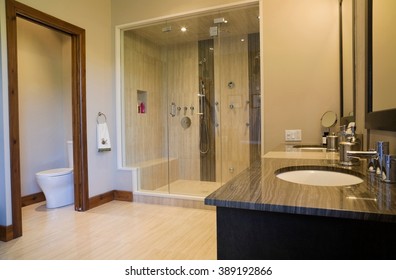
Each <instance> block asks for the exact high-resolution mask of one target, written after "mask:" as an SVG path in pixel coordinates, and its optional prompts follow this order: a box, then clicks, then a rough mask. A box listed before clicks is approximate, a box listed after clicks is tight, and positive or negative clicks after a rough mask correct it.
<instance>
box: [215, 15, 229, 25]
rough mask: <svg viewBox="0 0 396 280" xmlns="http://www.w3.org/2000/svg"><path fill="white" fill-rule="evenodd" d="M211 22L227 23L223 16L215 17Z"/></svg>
mask: <svg viewBox="0 0 396 280" xmlns="http://www.w3.org/2000/svg"><path fill="white" fill-rule="evenodd" d="M213 23H214V24H217V23H227V20H226V19H225V18H223V17H222V18H215V19H214V20H213Z"/></svg>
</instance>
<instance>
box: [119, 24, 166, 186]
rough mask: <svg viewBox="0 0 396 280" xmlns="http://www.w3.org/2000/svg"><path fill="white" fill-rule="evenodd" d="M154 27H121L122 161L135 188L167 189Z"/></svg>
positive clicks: (160, 50) (161, 63) (162, 84)
mask: <svg viewBox="0 0 396 280" xmlns="http://www.w3.org/2000/svg"><path fill="white" fill-rule="evenodd" d="M158 28H160V26H159V25H156V26H155V25H151V26H147V27H142V28H136V29H131V30H126V31H124V36H123V62H124V63H123V70H124V71H123V73H124V76H123V90H124V94H123V116H124V127H123V128H124V151H125V152H124V165H125V166H126V167H129V168H131V169H132V170H133V172H132V174H133V184H134V185H135V186H136V188H137V189H138V190H139V191H145V192H160V193H169V189H168V182H169V180H170V178H169V156H168V148H167V147H168V130H167V118H166V115H167V92H166V88H167V79H166V76H164V69H165V67H166V61H165V60H164V46H163V42H164V36H162V33H159V35H158V34H156V35H155V36H152V35H151V34H152V33H153V30H154V32H155V30H156V29H158ZM161 36H162V37H161Z"/></svg>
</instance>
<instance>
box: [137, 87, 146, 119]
mask: <svg viewBox="0 0 396 280" xmlns="http://www.w3.org/2000/svg"><path fill="white" fill-rule="evenodd" d="M136 97H137V100H136V101H137V113H138V114H145V113H146V112H147V91H143V90H138V91H137V95H136Z"/></svg>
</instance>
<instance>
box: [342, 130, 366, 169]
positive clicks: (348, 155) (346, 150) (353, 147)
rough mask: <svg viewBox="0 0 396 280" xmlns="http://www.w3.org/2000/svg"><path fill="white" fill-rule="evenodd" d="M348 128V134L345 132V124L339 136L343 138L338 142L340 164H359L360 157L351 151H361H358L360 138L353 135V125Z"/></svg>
mask: <svg viewBox="0 0 396 280" xmlns="http://www.w3.org/2000/svg"><path fill="white" fill-rule="evenodd" d="M349 128H350V129H351V132H350V134H347V133H346V131H345V126H344V127H343V129H342V131H341V138H344V140H342V142H340V144H339V145H340V148H339V154H340V164H341V165H346V166H351V165H359V164H360V159H359V157H358V155H357V154H355V155H353V153H352V152H362V151H360V150H361V146H362V143H361V141H360V139H358V138H356V137H355V127H354V126H351V127H349Z"/></svg>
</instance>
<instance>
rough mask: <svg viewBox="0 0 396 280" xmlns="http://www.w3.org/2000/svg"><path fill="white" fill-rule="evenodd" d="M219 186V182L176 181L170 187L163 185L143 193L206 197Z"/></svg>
mask: <svg viewBox="0 0 396 280" xmlns="http://www.w3.org/2000/svg"><path fill="white" fill-rule="evenodd" d="M220 186H221V183H219V182H208V181H191V180H177V181H175V182H172V183H171V184H170V186H168V185H165V186H162V187H160V188H158V189H155V190H152V191H146V190H144V191H145V192H154V193H164V194H178V195H190V196H198V197H206V196H208V195H209V194H211V193H212V192H214V191H215V190H217V189H218V188H219V187H220Z"/></svg>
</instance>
